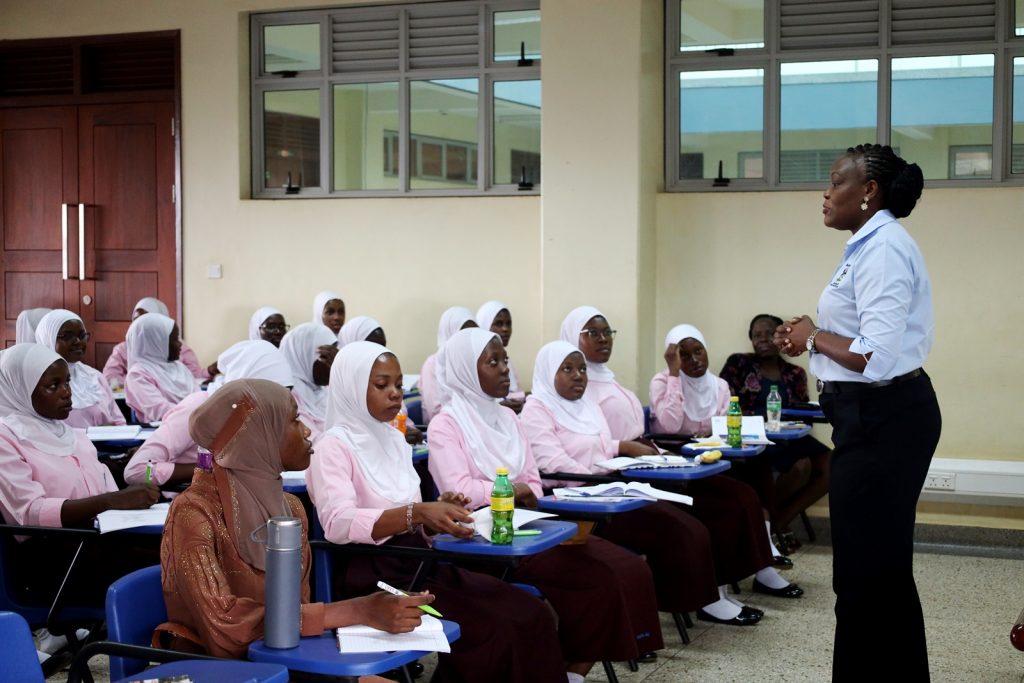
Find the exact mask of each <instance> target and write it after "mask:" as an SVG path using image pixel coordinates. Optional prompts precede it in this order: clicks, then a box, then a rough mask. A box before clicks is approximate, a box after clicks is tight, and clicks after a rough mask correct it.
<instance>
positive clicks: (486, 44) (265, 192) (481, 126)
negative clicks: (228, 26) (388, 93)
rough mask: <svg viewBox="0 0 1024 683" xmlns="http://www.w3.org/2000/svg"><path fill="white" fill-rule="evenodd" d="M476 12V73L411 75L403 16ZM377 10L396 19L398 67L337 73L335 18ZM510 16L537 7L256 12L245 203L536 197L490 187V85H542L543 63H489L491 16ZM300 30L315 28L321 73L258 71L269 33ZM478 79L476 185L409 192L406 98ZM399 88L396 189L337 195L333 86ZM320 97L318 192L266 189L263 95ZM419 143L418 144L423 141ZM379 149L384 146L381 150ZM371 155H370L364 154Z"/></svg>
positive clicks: (528, 3) (467, 3)
mask: <svg viewBox="0 0 1024 683" xmlns="http://www.w3.org/2000/svg"><path fill="white" fill-rule="evenodd" d="M466 7H475V8H476V11H477V12H478V22H477V37H478V49H477V58H476V64H475V65H473V66H459V67H443V68H412V67H411V66H410V64H409V40H408V13H409V12H410V11H413V12H416V13H417V16H418V17H422V16H424V15H430V14H436V15H438V16H445V15H446V13H447V11H450V10H451V9H453V8H461V9H465V8H466ZM381 10H394V11H397V12H398V17H399V18H398V26H399V37H398V67H397V68H396V69H389V70H372V71H371V70H368V71H360V72H334V63H333V60H332V44H331V28H332V26H331V24H332V21H333V20H334V19H335V18H336V17H339V16H347V17H352V16H357V15H358V14H359V13H360V12H365V13H373V12H379V11H381ZM515 10H538V11H540V10H541V7H540V0H458V1H450V2H426V3H424V2H420V3H404V4H396V5H389V4H382V5H365V6H337V7H324V8H318V9H316V10H298V11H275V12H254V13H252V14H250V17H249V27H250V28H249V38H250V60H249V66H250V79H249V81H250V101H249V109H250V139H249V149H250V154H251V163H250V166H251V173H250V183H251V186H250V192H249V194H250V197H251V198H253V199H310V198H339V197H439V196H441V197H451V196H510V195H539V194H540V185H539V184H537V185H535V186H533V187H532V188H530V189H525V190H521V189H519V187H518V185H517V184H515V183H512V184H505V183H503V184H497V183H495V182H493V164H492V151H493V144H494V130H493V125H492V122H493V114H494V112H493V109H494V107H493V104H494V103H493V96H494V95H493V84H494V82H495V81H510V80H528V81H541V59H534V60H533V63H532V65H529V66H519V65H518V62H517V61H516V60H509V61H495V60H494V30H493V22H494V13H495V12H505V11H515ZM302 23H319V24H320V67H321V68H320V70H319V71H308V72H300V73H298V74H296V75H295V76H293V77H285V76H281V75H273V74H267V73H264V72H263V71H262V68H263V36H264V29H265V28H266V27H267V26H277V25H291V24H302ZM469 78H475V79H477V130H476V133H477V137H476V141H475V142H473V143H467V144H468V145H474V144H475V145H476V148H477V169H476V173H475V175H476V181H475V184H474V185H473V186H467V187H465V188H455V187H451V188H436V189H423V188H420V189H414V188H412V187H411V180H412V174H411V170H410V169H409V157H410V154H409V148H410V144H411V140H410V137H411V135H410V133H411V131H410V124H411V112H410V109H409V106H410V90H411V83H412V82H413V81H429V80H455V79H469ZM396 82H397V84H398V137H399V149H398V170H399V173H398V188H397V189H360V190H335V189H334V156H333V155H334V143H335V140H334V86H335V85H355V84H371V83H396ZM312 89H318V90H319V91H320V184H319V185H318V186H316V187H305V188H301V190H300V192H299V193H297V194H287V193H286V192H285V190H284V188H265V187H264V170H265V167H264V165H265V149H264V142H265V138H264V127H263V115H264V111H263V94H264V93H265V92H267V91H278V90H312ZM420 137H422V136H420ZM382 147H383V146H382ZM368 153H371V154H372V153H373V152H368Z"/></svg>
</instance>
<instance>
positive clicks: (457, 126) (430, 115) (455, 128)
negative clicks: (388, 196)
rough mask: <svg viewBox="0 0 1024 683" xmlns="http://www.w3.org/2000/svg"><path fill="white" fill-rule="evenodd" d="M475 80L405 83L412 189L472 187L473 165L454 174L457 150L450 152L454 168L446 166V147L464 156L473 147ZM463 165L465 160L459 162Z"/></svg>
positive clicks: (468, 155)
mask: <svg viewBox="0 0 1024 683" xmlns="http://www.w3.org/2000/svg"><path fill="white" fill-rule="evenodd" d="M478 92H479V83H478V80H477V79H475V78H460V79H444V80H440V79H439V80H433V81H412V82H411V83H410V84H409V107H410V112H409V126H410V139H409V145H410V147H415V148H416V152H415V159H412V160H411V161H410V168H409V187H410V188H412V189H416V190H424V189H437V188H452V189H465V188H472V187H474V186H476V177H477V176H476V167H475V166H473V167H472V169H469V168H466V169H465V171H466V173H464V175H463V176H461V177H460V176H459V174H458V168H457V167H458V164H459V163H460V162H459V158H460V156H459V155H460V152H454V153H453V156H452V161H453V163H454V164H455V166H456V167H455V168H452V169H448V168H447V165H448V151H447V150H448V148H449V147H455V148H461V150H462V152H461V153H464V154H465V156H464V158H465V159H469V158H470V157H471V156H472V154H473V153H474V152H475V151H476V149H477V144H478V138H477V120H478V117H479V114H478V110H479V105H478V102H479V95H478ZM462 163H463V164H466V162H462Z"/></svg>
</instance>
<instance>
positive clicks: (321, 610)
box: [157, 380, 433, 680]
mask: <svg viewBox="0 0 1024 683" xmlns="http://www.w3.org/2000/svg"><path fill="white" fill-rule="evenodd" d="M189 430H190V432H191V435H192V438H193V439H194V440H195V441H196V442H197V443H199V444H200V445H202V446H203V447H204V448H207V449H209V450H210V451H211V452H212V453H213V471H212V472H205V471H203V470H199V469H197V470H196V471H195V476H194V477H193V479H192V485H191V486H189V488H188V489H187V490H186V491H185V492H184V493H182V494H180V495H179V496H177V498H175V500H174V503H173V504H172V505H171V510H170V513H169V514H168V516H167V523H166V525H165V526H164V534H163V541H162V543H161V547H160V568H161V572H160V573H161V581H162V584H163V593H164V601H165V602H166V604H167V617H168V622H167V623H165V624H161V626H160V627H158V628H157V634H158V636H159V637H160V638H161V639H162V638H163V637H164V636H165V634H167V635H169V636H170V638H171V640H170V642H166V643H165V646H170V647H172V648H174V649H184V650H187V651H197V650H198V651H202V652H206V653H208V654H211V655H215V656H218V657H233V658H243V657H245V652H246V650H247V648H248V646H249V644H250V643H251V642H253V641H254V640H257V639H259V638H261V637H262V636H263V617H264V592H265V588H264V580H265V574H264V572H265V571H266V555H265V549H266V547H265V546H264V545H263V544H261V543H259V542H257V541H255V540H253V539H252V536H251V535H252V534H253V533H254V532H256V531H258V530H259V529H260V528H261V527H262V526H263V525H265V524H266V523H267V520H268V519H269V518H270V517H273V516H277V515H285V516H289V517H297V518H299V519H300V520H302V526H303V529H304V530H305V529H306V527H307V521H306V513H305V511H304V510H303V508H302V503H300V502H299V500H298V499H297V498H295V497H294V496H292V495H291V494H288V493H284V492H283V491H282V490H281V471H282V470H302V469H305V468H306V467H308V466H309V458H310V455H312V452H313V449H312V446H311V445H310V442H309V438H308V436H309V430H307V429H306V427H305V425H303V424H302V422H301V421H300V420H299V418H298V413H297V410H296V406H295V400H294V399H293V398H292V397H291V394H290V393H289V392H288V390H287V389H285V388H284V387H282V386H280V385H279V384H275V383H274V382H269V381H265V380H238V381H234V382H229V383H227V384H225V385H224V386H223V387H222V388H221V389H220V390H219V391H218V392H217V393H216V394H215V395H214V396H212V397H210V399H209V400H208V401H207V402H206V403H204V404H203V405H202V406H200V407H199V408H197V409H196V411H195V412H194V413H193V414H192V418H191V420H190V426H189ZM302 538H303V546H302V595H301V600H302V606H301V618H300V627H301V630H302V635H304V636H316V635H320V634H321V633H323V632H324V629H333V628H337V627H339V626H348V625H350V624H368V625H370V626H374V627H376V628H380V629H384V630H386V631H390V632H392V633H403V632H407V631H411V630H412V629H413V628H415V627H416V626H417V625H418V624H419V623H420V614H421V612H420V610H419V609H417V605H425V604H428V603H430V602H432V601H433V600H432V598H433V596H431V595H428V594H420V595H410V596H405V597H396V596H393V595H390V594H387V593H382V592H378V593H375V594H373V595H369V596H367V597H362V598H356V599H353V600H343V601H339V602H332V603H322V602H319V603H311V602H310V601H309V569H310V564H311V563H310V559H311V556H310V551H309V544H308V543H306V542H305V538H306V534H305V533H303V535H302ZM375 680H377V679H375Z"/></svg>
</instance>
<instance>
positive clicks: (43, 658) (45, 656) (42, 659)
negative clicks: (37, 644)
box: [36, 650, 50, 664]
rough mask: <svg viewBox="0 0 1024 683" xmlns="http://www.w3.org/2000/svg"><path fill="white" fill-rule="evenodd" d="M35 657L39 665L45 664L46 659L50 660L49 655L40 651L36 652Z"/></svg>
mask: <svg viewBox="0 0 1024 683" xmlns="http://www.w3.org/2000/svg"><path fill="white" fill-rule="evenodd" d="M36 657H38V658H39V663H40V664H42V663H43V662H45V661H46V660H47V659H49V658H50V655H48V654H46V653H45V652H43V651H42V650H36Z"/></svg>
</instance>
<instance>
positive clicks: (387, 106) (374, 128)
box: [250, 0, 541, 198]
mask: <svg viewBox="0 0 1024 683" xmlns="http://www.w3.org/2000/svg"><path fill="white" fill-rule="evenodd" d="M250 25H251V31H250V35H251V39H252V73H253V74H254V77H253V79H252V102H253V107H252V109H253V111H252V150H253V154H252V159H253V169H252V178H253V186H252V195H253V196H254V197H273V198H277V197H289V196H291V197H294V196H298V197H330V196H334V197H338V196H389V195H420V196H430V195H439V194H440V195H461V194H510V193H518V192H537V191H538V190H539V184H540V152H541V148H540V114H541V84H540V57H541V54H540V9H539V2H538V1H537V0H460V1H458V2H431V3H421V4H406V5H379V6H359V7H340V8H328V9H321V10H308V11H297V12H275V13H267V14H254V15H252V17H251V20H250Z"/></svg>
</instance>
